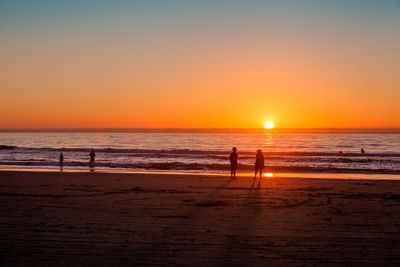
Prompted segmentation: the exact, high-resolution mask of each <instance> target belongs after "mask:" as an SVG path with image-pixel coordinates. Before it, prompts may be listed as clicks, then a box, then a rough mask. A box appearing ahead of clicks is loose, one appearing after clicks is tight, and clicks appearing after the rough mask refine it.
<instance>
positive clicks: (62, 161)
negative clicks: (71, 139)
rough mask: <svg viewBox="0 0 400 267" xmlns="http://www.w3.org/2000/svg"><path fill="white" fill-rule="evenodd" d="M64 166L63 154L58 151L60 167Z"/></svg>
mask: <svg viewBox="0 0 400 267" xmlns="http://www.w3.org/2000/svg"><path fill="white" fill-rule="evenodd" d="M63 166H64V155H63V153H62V152H61V153H60V167H63Z"/></svg>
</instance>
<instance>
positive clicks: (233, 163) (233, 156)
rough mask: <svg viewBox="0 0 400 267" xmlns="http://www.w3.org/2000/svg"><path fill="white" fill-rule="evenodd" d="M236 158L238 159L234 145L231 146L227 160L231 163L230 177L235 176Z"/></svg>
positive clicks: (233, 177)
mask: <svg viewBox="0 0 400 267" xmlns="http://www.w3.org/2000/svg"><path fill="white" fill-rule="evenodd" d="M237 159H238V155H237V153H236V147H233V148H232V152H231V154H230V155H229V161H230V163H231V178H232V179H235V178H236V170H237V167H238V163H237Z"/></svg>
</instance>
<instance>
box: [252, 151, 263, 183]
mask: <svg viewBox="0 0 400 267" xmlns="http://www.w3.org/2000/svg"><path fill="white" fill-rule="evenodd" d="M263 169H264V155H263V153H262V151H261V149H259V150H257V154H256V162H255V164H254V179H256V178H257V172H259V173H260V179H261V176H262V171H263Z"/></svg>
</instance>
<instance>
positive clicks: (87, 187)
mask: <svg viewBox="0 0 400 267" xmlns="http://www.w3.org/2000/svg"><path fill="white" fill-rule="evenodd" d="M399 191H400V182H399V181H388V180H382V181H376V180H368V181H367V180H364V181H363V180H338V179H307V178H297V179H292V178H283V177H265V178H262V179H261V180H259V179H256V180H253V179H252V178H251V177H239V178H238V179H236V180H231V179H230V177H228V176H208V175H185V174H154V173H152V174H151V173H148V174H143V173H136V174H134V173H126V174H116V173H96V172H94V173H93V172H92V173H91V172H85V173H77V172H63V173H60V172H16V171H0V198H1V202H0V205H1V207H0V212H1V216H0V223H1V225H2V227H1V228H0V240H1V241H0V246H1V248H0V249H1V251H2V256H1V260H2V265H3V266H15V265H42V266H43V265H44V266H51V265H94V264H99V263H100V264H101V265H105V266H108V265H118V266H128V265H130V266H132V265H135V266H188V265H190V266H198V265H202V266H221V265H222V266H225V265H230V266H265V265H271V266H284V265H291V266H299V265H307V266H308V265H324V266H337V265H353V266H354V265H357V266H360V265H367V266H368V265H370V266H382V265H392V266H393V265H398V264H399V263H400V254H399V251H400V242H399V241H398V238H397V237H398V236H399V232H400V224H399V221H400V215H399V214H400V212H399V211H400V195H399V193H398V192H399Z"/></svg>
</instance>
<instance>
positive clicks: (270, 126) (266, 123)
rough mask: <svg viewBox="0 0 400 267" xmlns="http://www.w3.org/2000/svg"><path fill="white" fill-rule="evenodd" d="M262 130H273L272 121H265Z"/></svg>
mask: <svg viewBox="0 0 400 267" xmlns="http://www.w3.org/2000/svg"><path fill="white" fill-rule="evenodd" d="M264 128H265V129H274V128H275V124H274V122H273V121H266V122H264Z"/></svg>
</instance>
